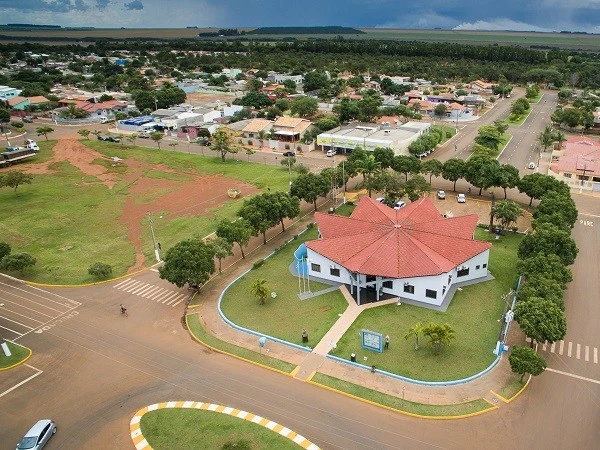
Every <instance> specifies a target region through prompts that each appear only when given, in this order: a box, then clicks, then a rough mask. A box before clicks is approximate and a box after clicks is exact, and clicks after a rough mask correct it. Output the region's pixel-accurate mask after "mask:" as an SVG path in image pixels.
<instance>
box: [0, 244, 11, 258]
mask: <svg viewBox="0 0 600 450" xmlns="http://www.w3.org/2000/svg"><path fill="white" fill-rule="evenodd" d="M10 252H11V248H10V244H8V242H0V261H1V260H2V258H4V257H5V256H6V255H10Z"/></svg>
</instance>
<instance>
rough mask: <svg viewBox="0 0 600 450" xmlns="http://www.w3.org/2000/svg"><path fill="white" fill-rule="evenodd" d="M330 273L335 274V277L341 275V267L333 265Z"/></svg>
mask: <svg viewBox="0 0 600 450" xmlns="http://www.w3.org/2000/svg"><path fill="white" fill-rule="evenodd" d="M329 274H330V275H331V276H333V277H339V276H340V269H337V268H335V269H334V268H333V267H330V268H329Z"/></svg>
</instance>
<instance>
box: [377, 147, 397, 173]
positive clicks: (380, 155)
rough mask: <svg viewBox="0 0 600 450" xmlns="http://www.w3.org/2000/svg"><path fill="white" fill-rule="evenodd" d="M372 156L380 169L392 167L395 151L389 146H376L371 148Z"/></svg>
mask: <svg viewBox="0 0 600 450" xmlns="http://www.w3.org/2000/svg"><path fill="white" fill-rule="evenodd" d="M373 156H374V157H375V161H377V162H378V163H379V165H380V167H381V168H382V169H387V168H388V167H392V164H393V162H394V156H395V153H394V150H392V149H391V148H389V147H376V148H375V150H373Z"/></svg>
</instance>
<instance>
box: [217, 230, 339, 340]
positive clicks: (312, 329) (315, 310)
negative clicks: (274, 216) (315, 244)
mask: <svg viewBox="0 0 600 450" xmlns="http://www.w3.org/2000/svg"><path fill="white" fill-rule="evenodd" d="M316 236H317V230H316V227H314V228H312V229H311V230H309V231H307V232H306V233H304V234H303V235H302V236H300V237H299V238H298V239H296V240H294V241H292V242H291V243H290V244H288V245H287V246H285V247H284V248H283V249H281V250H279V251H278V252H277V253H276V254H275V255H274V256H272V257H271V258H269V259H268V260H266V261H265V263H264V264H263V265H262V266H261V267H259V268H258V269H254V270H252V271H250V272H249V273H248V274H246V275H245V276H244V277H243V278H241V279H240V280H239V281H238V282H236V283H235V284H234V285H233V286H231V287H230V288H229V290H228V291H227V292H226V293H225V295H224V296H223V302H222V309H223V313H224V314H225V315H226V316H227V317H228V318H229V319H230V320H231V321H233V322H234V323H236V324H237V325H240V326H243V327H246V328H250V329H252V330H256V331H258V332H261V333H265V334H268V335H271V336H274V337H277V338H280V339H284V340H286V341H289V342H295V343H297V344H301V343H302V340H301V335H300V333H301V331H302V329H303V328H305V329H306V330H307V331H308V335H309V345H310V346H311V347H314V346H315V345H316V344H317V343H318V342H319V340H321V338H322V337H323V336H324V335H325V333H327V331H328V330H329V328H330V327H331V326H332V325H333V324H334V323H335V321H336V320H337V319H338V315H339V314H342V313H343V312H344V310H345V309H346V308H347V306H348V303H347V302H346V300H345V299H344V297H343V295H342V294H341V292H339V291H334V292H330V293H327V294H324V295H320V296H318V297H314V298H310V299H306V300H300V299H299V298H298V292H299V288H298V278H297V277H295V276H293V275H292V274H291V273H290V271H289V269H288V267H289V265H290V264H291V263H292V261H293V259H294V256H293V253H294V251H295V250H296V249H297V248H298V246H299V245H300V243H302V242H304V241H305V240H310V239H315V238H316ZM257 278H262V279H265V280H266V281H267V285H268V286H269V289H270V291H272V292H276V293H277V298H275V299H272V298H271V297H269V298H268V299H267V303H266V304H265V305H259V304H258V300H257V299H256V298H255V297H254V296H253V295H252V294H251V293H250V286H251V285H252V283H253V282H254V280H256V279H257ZM327 287H329V285H326V284H322V283H317V282H315V281H310V288H311V291H312V292H316V291H318V290H320V289H325V288H327Z"/></svg>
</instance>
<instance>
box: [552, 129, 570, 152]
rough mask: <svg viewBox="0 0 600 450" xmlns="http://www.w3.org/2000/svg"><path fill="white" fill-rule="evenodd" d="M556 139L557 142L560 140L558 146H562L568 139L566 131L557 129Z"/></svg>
mask: <svg viewBox="0 0 600 450" xmlns="http://www.w3.org/2000/svg"><path fill="white" fill-rule="evenodd" d="M554 140H555V141H556V142H558V146H559V147H560V148H562V144H563V142H565V141H566V140H567V137H566V136H565V133H563V132H562V131H560V130H557V131H556V132H555V133H554Z"/></svg>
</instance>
